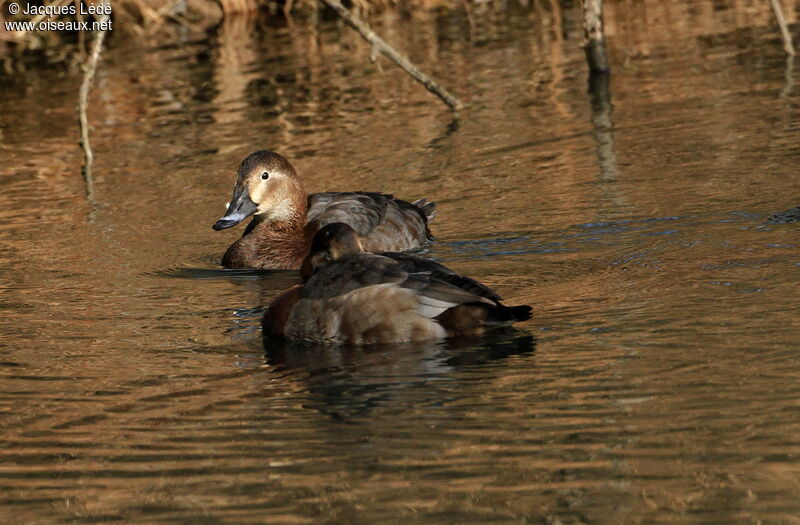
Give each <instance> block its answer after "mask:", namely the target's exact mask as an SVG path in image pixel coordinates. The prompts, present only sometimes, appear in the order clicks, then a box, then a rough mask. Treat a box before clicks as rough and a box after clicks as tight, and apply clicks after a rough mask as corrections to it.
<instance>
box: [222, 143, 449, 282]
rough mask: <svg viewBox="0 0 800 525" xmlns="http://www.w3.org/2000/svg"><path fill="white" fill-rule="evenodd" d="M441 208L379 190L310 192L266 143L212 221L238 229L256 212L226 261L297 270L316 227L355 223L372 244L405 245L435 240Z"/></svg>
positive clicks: (384, 247) (381, 247)
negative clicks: (433, 222) (433, 232)
mask: <svg viewBox="0 0 800 525" xmlns="http://www.w3.org/2000/svg"><path fill="white" fill-rule="evenodd" d="M435 210H436V204H435V203H433V202H428V201H427V199H419V200H416V201H414V202H407V201H404V200H400V199H396V198H395V197H394V196H393V195H389V194H385V193H377V192H366V191H355V192H327V193H314V194H311V195H307V194H306V191H305V189H304V187H303V183H302V182H301V180H300V178H299V177H298V176H297V173H296V172H295V170H294V168H293V167H292V165H291V164H290V163H289V161H288V160H286V159H285V158H284V157H283V156H281V155H280V154H278V153H275V152H274V151H269V150H260V151H256V152H255V153H252V154H250V155H248V156H247V157H246V158H245V159H244V160H243V161H242V163H241V165H240V166H239V169H238V171H237V175H236V185H235V186H234V189H233V197H232V198H231V201H230V202H229V203H228V205H227V210H226V212H225V215H224V216H223V217H222V218H221V219H219V220H218V221H217V222H215V223H214V225H213V226H212V228H213V229H214V230H217V231H219V230H224V229H226V228H231V227H233V226H236V225H237V224H239V223H241V222H242V221H244V220H245V219H247V218H248V217H250V216H252V219H251V221H250V223H249V224H248V225H247V227H246V228H245V230H244V233H243V234H242V236H241V238H240V239H239V240H237V241H236V242H234V243H233V244H232V245H231V246H230V247H229V248H228V249H227V251H226V252H225V254H224V255H223V257H222V266H224V267H226V268H255V269H263V270H296V269H299V268H300V265H301V264H302V262H303V260H304V259H305V257H306V255H307V254H308V252H309V248H310V246H311V240H312V238H313V236H314V234H315V233H316V232H317V231H318V230H319V229H320V228H322V227H323V226H325V225H326V224H330V223H334V222H341V223H346V224H349V225H350V226H351V227H352V228H353V229H354V230H355V231H356V232H358V235H359V236H360V237H361V239H362V243H363V246H364V248H365V249H366V250H368V251H392V252H403V251H408V250H413V249H415V248H420V247H423V246H424V245H425V244H427V243H428V242H429V241H431V240H433V236H432V235H431V231H430V229H429V228H428V221H429V220H431V219H432V218H433V216H434V215H435Z"/></svg>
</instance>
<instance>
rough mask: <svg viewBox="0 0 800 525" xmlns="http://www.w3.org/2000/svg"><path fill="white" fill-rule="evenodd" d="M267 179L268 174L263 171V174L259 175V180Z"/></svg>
mask: <svg viewBox="0 0 800 525" xmlns="http://www.w3.org/2000/svg"><path fill="white" fill-rule="evenodd" d="M268 178H269V173H268V172H266V171H265V172H263V173H261V180H267V179H268Z"/></svg>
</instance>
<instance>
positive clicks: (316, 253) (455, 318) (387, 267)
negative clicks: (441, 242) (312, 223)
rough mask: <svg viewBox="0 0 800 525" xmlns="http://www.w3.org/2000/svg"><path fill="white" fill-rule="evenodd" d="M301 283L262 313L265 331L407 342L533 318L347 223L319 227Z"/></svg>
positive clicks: (293, 336)
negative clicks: (377, 245)
mask: <svg viewBox="0 0 800 525" xmlns="http://www.w3.org/2000/svg"><path fill="white" fill-rule="evenodd" d="M300 275H301V278H302V280H303V282H302V284H297V285H295V286H293V287H292V288H290V289H288V290H286V291H285V292H283V293H282V294H280V295H279V296H278V297H277V298H275V299H274V300H273V301H272V302H271V303H270V304H269V306H268V307H267V309H266V311H265V313H264V318H263V321H262V328H263V333H264V336H265V337H267V338H277V339H290V340H299V341H308V342H316V343H333V344H345V345H369V344H389V343H409V342H418V341H426V340H432V339H443V338H447V337H452V336H470V335H480V334H481V333H484V332H485V331H486V330H488V329H490V328H493V327H498V326H508V325H510V324H511V323H514V322H517V321H525V320H527V319H530V318H531V307H530V306H528V305H520V306H506V305H504V304H503V303H502V302H501V300H502V298H501V297H500V296H499V295H498V294H497V293H496V292H494V291H493V290H491V289H490V288H489V287H487V286H486V285H484V284H481V283H480V282H478V281H476V280H474V279H472V278H470V277H466V276H464V275H460V274H458V273H456V272H454V271H453V270H450V269H449V268H447V267H445V266H444V265H442V264H440V263H437V262H435V261H432V260H429V259H425V258H423V257H420V256H417V255H413V254H407V253H393V252H382V253H369V252H366V251H365V249H364V245H363V242H362V240H361V238H360V236H359V235H358V233H357V232H356V231H355V230H354V229H353V228H352V227H350V226H349V225H348V224H344V223H331V224H328V225H325V226H324V227H322V228H321V229H320V230H319V231H317V232H316V234H315V235H314V237H313V239H312V243H311V248H310V251H309V254H308V255H307V256H306V258H305V259H304V261H303V263H302V265H301V270H300Z"/></svg>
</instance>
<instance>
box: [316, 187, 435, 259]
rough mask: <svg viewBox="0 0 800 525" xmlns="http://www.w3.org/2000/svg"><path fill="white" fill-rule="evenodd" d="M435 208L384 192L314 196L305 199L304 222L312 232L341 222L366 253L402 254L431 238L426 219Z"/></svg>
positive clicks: (432, 204) (428, 204) (421, 201)
mask: <svg viewBox="0 0 800 525" xmlns="http://www.w3.org/2000/svg"><path fill="white" fill-rule="evenodd" d="M435 209H436V205H435V204H434V203H429V202H427V201H426V200H424V199H422V200H420V201H417V202H416V203H414V204H412V203H410V202H406V201H404V200H401V199H396V198H394V196H393V195H389V194H385V193H373V192H366V191H356V192H347V193H338V192H328V193H314V194H312V195H310V196H309V197H308V214H307V222H308V224H309V225H313V226H312V229H314V231H316V230H318V229H319V228H322V227H323V226H325V225H326V224H331V223H334V222H343V223H345V224H347V225H349V226H350V227H352V228H353V229H354V230H355V231H356V233H358V235H359V236H360V237H361V238H362V242H363V243H364V247H365V249H367V250H368V251H382V250H386V251H404V250H410V249H413V248H417V247H419V246H421V245H422V244H424V243H425V241H428V240H430V239H431V235H430V230H429V229H428V219H429V218H430V217H432V216H433V214H434V213H435Z"/></svg>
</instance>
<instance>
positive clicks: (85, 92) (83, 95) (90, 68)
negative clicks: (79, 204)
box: [78, 15, 108, 199]
mask: <svg viewBox="0 0 800 525" xmlns="http://www.w3.org/2000/svg"><path fill="white" fill-rule="evenodd" d="M107 20H108V15H103V16H101V17H100V18H99V19H98V20H97V22H98V23H100V24H103V23H104V22H106V21H107ZM105 37H106V30H105V29H103V30H100V31H97V32H96V33H95V37H94V42H93V45H92V54H91V55H89V60H88V61H87V62H86V64H85V65H84V66H83V81H82V82H81V87H80V90H79V91H78V125H79V126H80V132H81V138H80V141H79V144H80V145H81V147H82V148H83V156H84V165H83V169H82V170H81V172H82V173H83V180H84V182H85V183H86V196H87V197H88V198H89V199H91V198H92V196H93V195H94V184H93V182H92V162H94V155H93V154H92V146H91V144H90V143H89V118H88V117H87V116H86V110H87V108H88V107H89V88H90V87H91V85H92V79H93V78H94V72H95V70H96V69H97V61H98V60H99V59H100V50H101V49H102V47H103V39H105Z"/></svg>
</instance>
